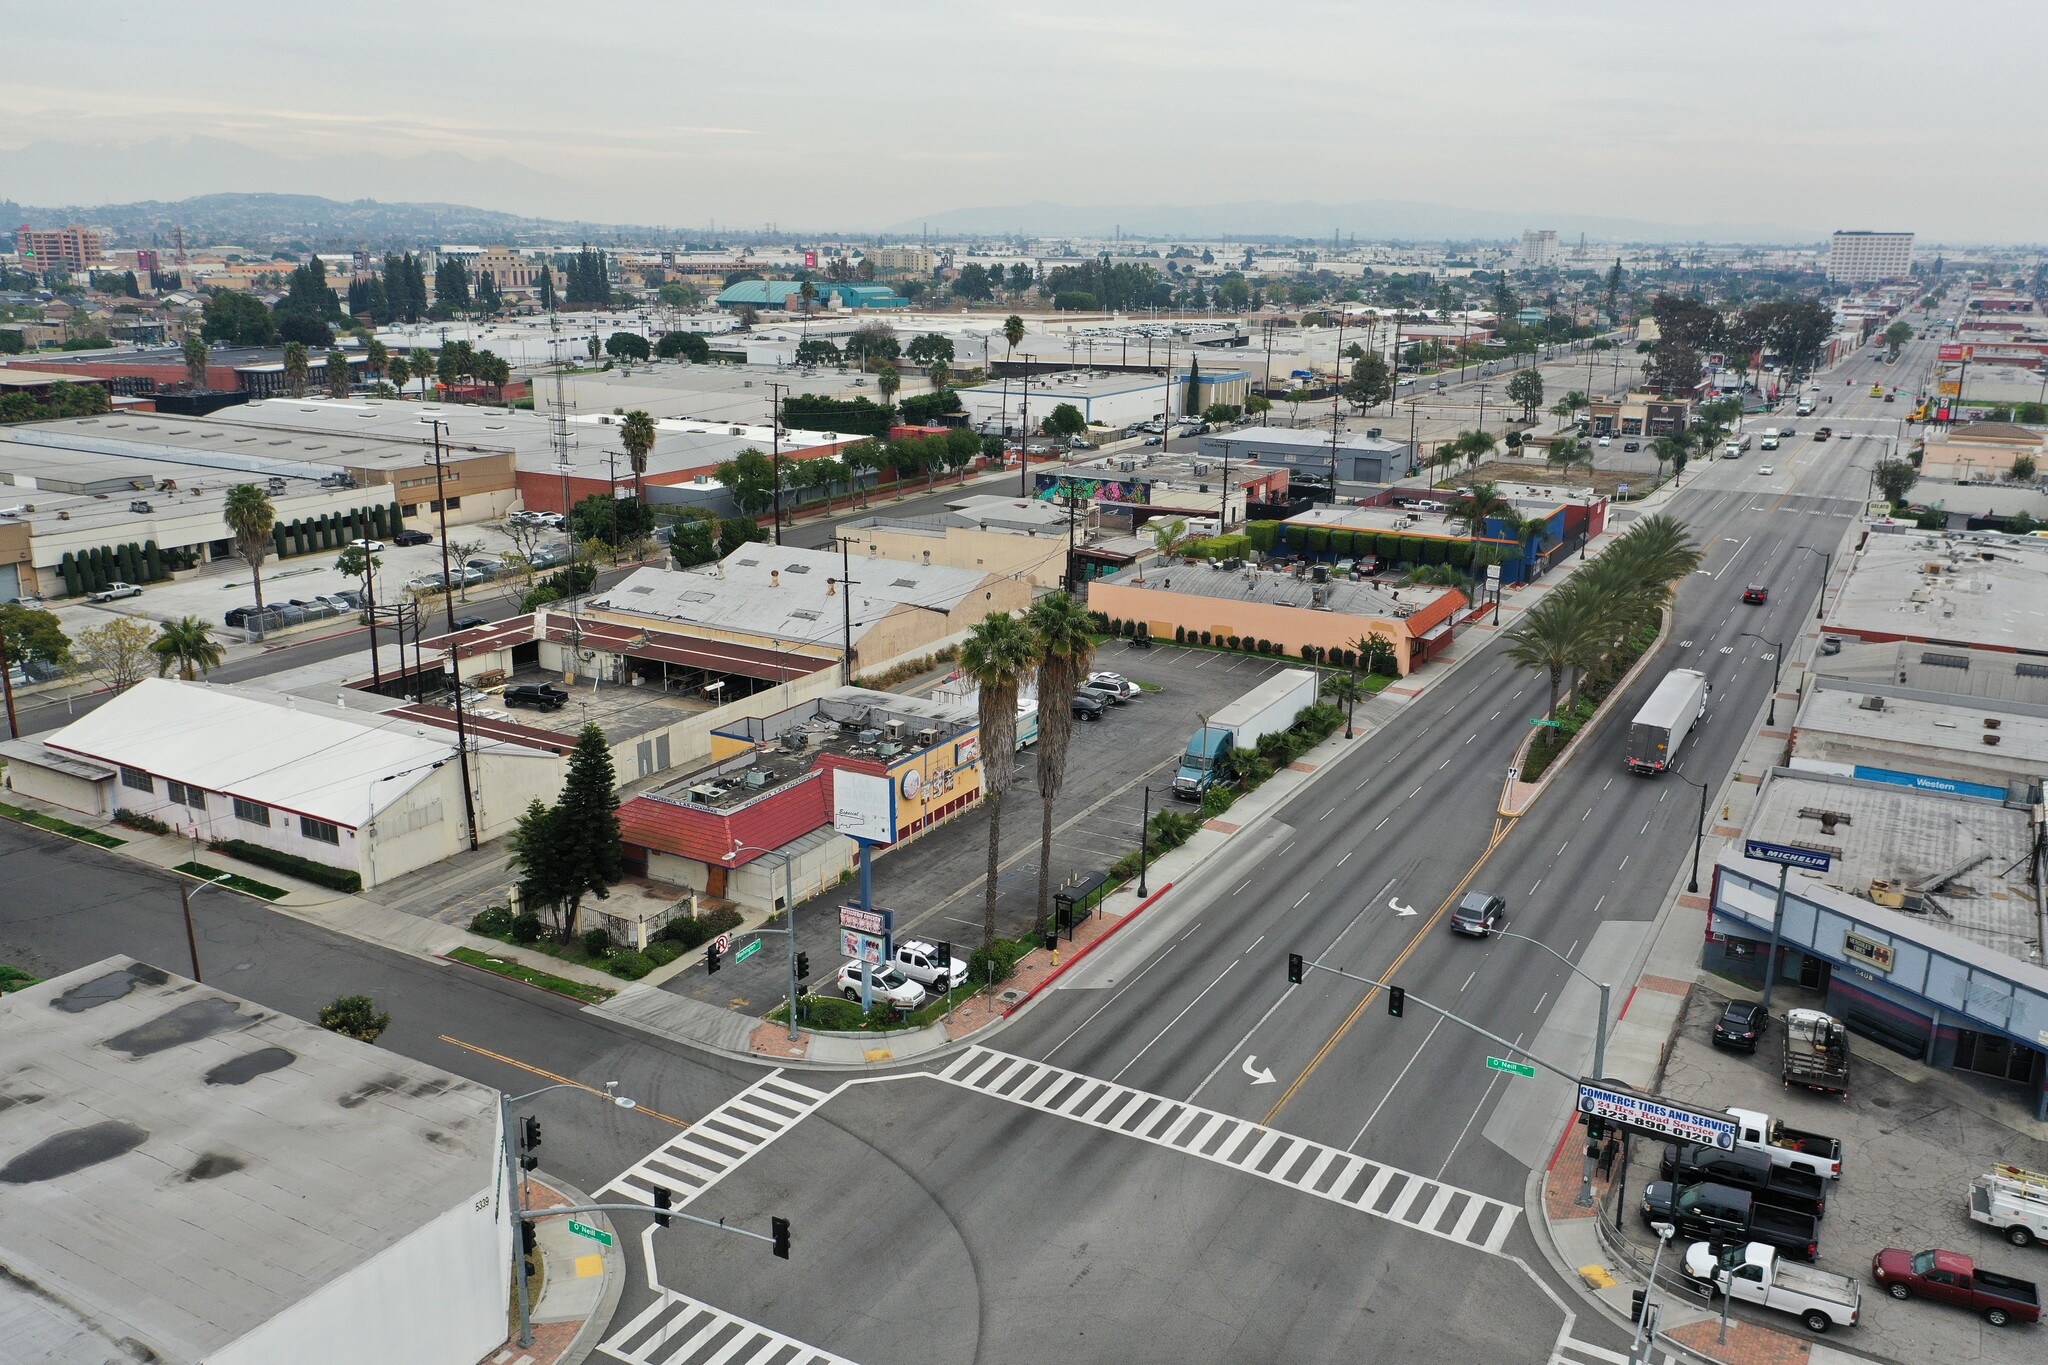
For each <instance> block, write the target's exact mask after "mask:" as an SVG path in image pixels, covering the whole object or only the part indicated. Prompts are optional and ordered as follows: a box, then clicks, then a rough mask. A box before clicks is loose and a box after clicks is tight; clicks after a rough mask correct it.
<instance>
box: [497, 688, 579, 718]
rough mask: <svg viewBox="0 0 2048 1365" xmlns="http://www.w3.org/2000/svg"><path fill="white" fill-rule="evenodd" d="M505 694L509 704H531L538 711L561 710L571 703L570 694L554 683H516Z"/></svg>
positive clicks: (506, 702) (506, 703) (506, 701)
mask: <svg viewBox="0 0 2048 1365" xmlns="http://www.w3.org/2000/svg"><path fill="white" fill-rule="evenodd" d="M503 696H504V699H505V705H507V706H531V707H532V708H534V709H535V710H536V711H559V710H561V709H562V708H563V707H565V706H567V705H568V704H569V694H568V693H567V692H565V691H563V690H562V689H561V688H559V687H556V686H555V685H554V684H553V683H544V682H530V683H514V684H512V686H510V687H508V688H506V689H505V691H504V693H503Z"/></svg>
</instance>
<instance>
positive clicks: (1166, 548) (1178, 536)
mask: <svg viewBox="0 0 2048 1365" xmlns="http://www.w3.org/2000/svg"><path fill="white" fill-rule="evenodd" d="M1145 529H1146V531H1148V532H1150V533H1151V536H1152V548H1153V549H1155V550H1157V551H1159V557H1160V558H1161V559H1165V558H1166V557H1167V556H1169V555H1171V554H1172V553H1173V547H1174V546H1176V545H1178V544H1180V543H1181V541H1183V540H1185V539H1187V534H1188V521H1187V518H1186V517H1159V518H1156V519H1155V520H1153V521H1149V522H1147V523H1146V524H1145ZM1138 577H1139V579H1140V580H1141V581H1142V580H1143V579H1144V577H1145V566H1144V565H1143V564H1140V565H1139V566H1138Z"/></svg>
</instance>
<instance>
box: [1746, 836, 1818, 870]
mask: <svg viewBox="0 0 2048 1365" xmlns="http://www.w3.org/2000/svg"><path fill="white" fill-rule="evenodd" d="M1742 855H1743V856H1744V857H1745V858H1757V859H1760V860H1761V861H1763V862H1767V863H1778V864H1780V865H1782V866H1784V867H1798V868H1804V869H1805V870H1806V871H1808V872H1825V871H1827V870H1828V869H1829V868H1830V867H1832V866H1834V862H1835V855H1834V854H1832V853H1830V852H1828V851H1827V850H1826V849H1824V848H1791V847H1788V846H1787V845H1785V844H1771V843H1765V842H1764V841H1763V840H1762V839H1744V840H1743V841H1742Z"/></svg>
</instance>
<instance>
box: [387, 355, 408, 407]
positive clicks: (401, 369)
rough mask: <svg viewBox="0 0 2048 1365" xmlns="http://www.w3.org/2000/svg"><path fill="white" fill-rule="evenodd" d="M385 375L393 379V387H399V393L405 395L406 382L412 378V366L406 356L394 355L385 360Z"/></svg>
mask: <svg viewBox="0 0 2048 1365" xmlns="http://www.w3.org/2000/svg"><path fill="white" fill-rule="evenodd" d="M384 377H385V378H386V379H388V380H390V381H391V387H392V388H394V389H397V390H398V392H399V395H400V396H401V397H403V396H404V394H405V386H406V384H408V383H409V382H411V380H412V366H411V365H410V364H408V363H406V359H405V357H404V356H402V355H394V356H392V357H391V358H390V359H388V360H386V361H385V362H384Z"/></svg>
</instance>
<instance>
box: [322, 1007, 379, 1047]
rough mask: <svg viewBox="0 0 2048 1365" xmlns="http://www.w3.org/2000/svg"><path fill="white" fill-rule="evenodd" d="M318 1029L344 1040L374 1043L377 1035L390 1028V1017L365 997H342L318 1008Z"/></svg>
mask: <svg viewBox="0 0 2048 1365" xmlns="http://www.w3.org/2000/svg"><path fill="white" fill-rule="evenodd" d="M320 1027H321V1028H324V1029H329V1030H331V1031H333V1032H335V1033H339V1034H341V1035H342V1036H343V1037H345V1038H354V1039H356V1040H357V1041H359V1042H364V1043H374V1042H376V1041H377V1035H378V1034H380V1033H382V1032H383V1031H384V1030H385V1029H388V1028H390V1027H391V1016H390V1015H389V1014H386V1013H385V1012H383V1011H382V1010H379V1009H378V1008H377V1002H376V1001H374V1000H372V999H371V998H370V997H369V996H367V995H344V996H341V997H339V998H338V999H335V1000H334V1001H332V1002H330V1003H328V1004H326V1005H322V1006H321V1007H320Z"/></svg>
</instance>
